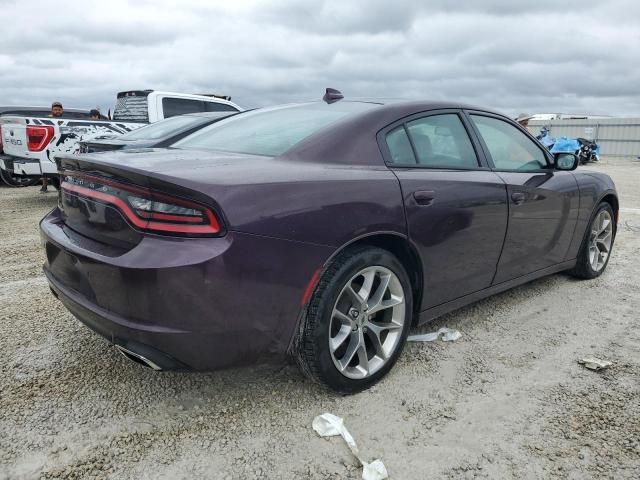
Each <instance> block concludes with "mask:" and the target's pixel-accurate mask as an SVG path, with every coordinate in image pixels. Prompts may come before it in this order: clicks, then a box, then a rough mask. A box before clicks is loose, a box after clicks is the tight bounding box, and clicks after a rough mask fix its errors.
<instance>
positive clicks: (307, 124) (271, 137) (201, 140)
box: [173, 102, 377, 156]
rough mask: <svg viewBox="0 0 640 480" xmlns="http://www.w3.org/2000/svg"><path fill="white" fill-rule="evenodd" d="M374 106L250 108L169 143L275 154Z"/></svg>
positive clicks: (348, 104)
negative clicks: (178, 140)
mask: <svg viewBox="0 0 640 480" xmlns="http://www.w3.org/2000/svg"><path fill="white" fill-rule="evenodd" d="M376 106H377V104H373V103H356V102H353V103H352V102H344V103H334V104H331V105H328V104H326V103H320V102H318V103H306V104H300V105H289V106H283V107H276V108H270V109H265V110H253V111H251V112H245V113H240V114H237V115H234V116H233V117H232V118H229V119H225V120H222V121H220V122H218V123H216V124H214V125H211V126H209V127H207V128H203V129H202V130H199V131H198V132H196V133H194V134H192V135H189V136H188V137H186V138H185V139H183V140H181V141H180V142H178V143H176V144H174V145H173V146H174V147H176V148H193V149H205V150H219V151H225V152H233V153H248V154H252V155H268V156H276V155H281V154H283V153H284V152H286V151H287V150H289V149H290V148H291V147H293V146H294V145H295V144H296V143H298V142H300V141H301V140H304V139H305V138H306V137H308V136H310V135H312V134H313V133H315V132H317V131H318V130H320V129H321V128H323V127H326V126H327V125H329V124H331V123H334V122H336V121H338V120H341V119H343V118H345V117H347V116H350V115H355V114H356V113H359V112H364V111H366V110H370V109H371V108H374V107H376Z"/></svg>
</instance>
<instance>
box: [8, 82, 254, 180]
mask: <svg viewBox="0 0 640 480" xmlns="http://www.w3.org/2000/svg"><path fill="white" fill-rule="evenodd" d="M242 110H243V109H242V108H240V107H239V106H238V105H236V104H235V103H232V102H231V101H229V100H225V99H222V98H218V97H213V96H207V95H190V94H184V93H172V92H158V91H154V90H133V91H127V92H120V93H118V95H117V102H116V106H115V109H114V113H113V120H78V119H73V118H65V116H64V115H63V116H62V117H59V118H52V117H34V116H22V115H2V116H0V138H1V139H2V145H3V147H4V155H3V156H2V157H0V169H2V170H3V171H5V172H7V173H8V174H10V175H19V176H25V177H32V178H39V177H43V176H44V177H52V178H57V171H58V169H57V166H56V161H55V159H56V156H57V155H60V154H68V153H77V151H78V148H79V147H78V142H80V141H82V140H87V139H90V138H96V137H102V136H116V135H121V134H123V133H126V132H129V131H131V130H133V129H135V128H138V127H141V126H143V125H146V124H148V123H153V122H157V121H158V120H162V119H164V118H169V117H173V116H176V115H183V114H185V113H193V112H217V111H234V112H240V111H242Z"/></svg>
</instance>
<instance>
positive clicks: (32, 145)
mask: <svg viewBox="0 0 640 480" xmlns="http://www.w3.org/2000/svg"><path fill="white" fill-rule="evenodd" d="M52 138H53V127H52V126H51V125H27V147H28V148H29V151H30V152H41V151H42V150H44V147H46V146H47V145H49V142H50V141H51V139H52Z"/></svg>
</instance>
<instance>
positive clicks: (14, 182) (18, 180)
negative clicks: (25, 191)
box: [0, 169, 40, 187]
mask: <svg viewBox="0 0 640 480" xmlns="http://www.w3.org/2000/svg"><path fill="white" fill-rule="evenodd" d="M0 177H1V178H2V181H3V182H4V183H5V184H7V185H9V186H10V187H30V186H32V185H35V184H37V183H38V182H39V181H40V179H38V178H30V177H23V176H21V175H11V174H10V173H9V172H7V171H6V170H2V169H0Z"/></svg>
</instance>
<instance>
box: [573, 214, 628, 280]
mask: <svg viewBox="0 0 640 480" xmlns="http://www.w3.org/2000/svg"><path fill="white" fill-rule="evenodd" d="M603 210H606V211H607V212H608V213H609V215H610V217H611V219H612V224H613V225H612V227H613V233H612V238H611V248H610V249H609V255H608V256H607V259H606V261H605V263H604V265H603V266H602V267H601V268H600V269H599V270H595V269H594V268H593V267H592V265H591V262H590V261H589V243H590V240H591V231H592V230H593V227H594V222H596V219H597V218H598V215H599V214H600V212H602V211H603ZM615 237H616V224H615V215H614V213H613V208H611V205H610V204H609V203H608V202H601V203H600V205H598V208H596V209H595V210H594V212H593V214H592V215H591V219H590V220H589V225H588V226H587V229H586V231H585V232H584V237H583V239H582V244H581V245H580V251H579V252H578V258H577V261H576V266H575V267H573V268H572V269H571V270H569V271H568V273H569V275H572V276H574V277H576V278H584V279H592V278H596V277H599V276H600V275H602V273H603V272H604V271H605V270H606V269H607V265H608V264H609V259H610V258H611V251H612V250H613V244H614V242H615Z"/></svg>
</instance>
